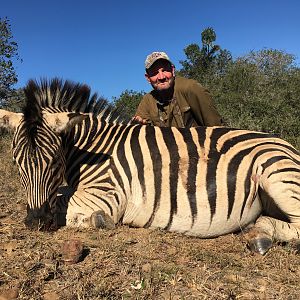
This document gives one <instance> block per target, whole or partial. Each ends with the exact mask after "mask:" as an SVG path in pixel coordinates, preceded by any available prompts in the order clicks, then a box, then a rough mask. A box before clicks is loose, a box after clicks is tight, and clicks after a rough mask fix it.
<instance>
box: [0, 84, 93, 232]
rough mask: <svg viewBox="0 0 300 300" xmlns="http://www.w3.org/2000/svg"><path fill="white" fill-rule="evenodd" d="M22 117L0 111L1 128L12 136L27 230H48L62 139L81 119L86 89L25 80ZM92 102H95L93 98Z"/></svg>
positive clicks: (58, 178) (59, 180)
mask: <svg viewBox="0 0 300 300" xmlns="http://www.w3.org/2000/svg"><path fill="white" fill-rule="evenodd" d="M24 93H25V107H24V109H23V113H14V112H9V111H6V110H0V128H1V127H5V128H9V129H11V130H13V131H14V137H13V143H12V146H13V147H12V152H13V157H14V160H15V162H16V164H17V166H18V169H19V173H20V176H21V182H22V185H23V187H24V188H25V191H26V197H27V217H26V220H25V223H26V225H28V226H29V227H33V228H35V227H38V228H45V229H47V228H48V227H49V226H50V225H51V223H52V222H53V218H54V215H53V213H54V210H55V207H53V204H55V199H56V197H57V191H58V187H59V186H60V185H61V183H62V181H63V179H64V173H65V168H66V166H65V165H66V163H65V155H64V149H63V142H62V140H63V139H62V136H64V134H67V133H68V131H69V130H70V129H71V128H72V127H73V126H74V125H76V124H77V123H79V122H81V121H82V120H83V119H84V118H85V117H86V115H85V114H84V112H85V111H86V110H87V107H88V103H91V106H92V107H94V102H93V101H91V102H89V100H90V98H89V95H90V89H89V87H87V86H86V85H80V84H74V83H72V82H70V81H65V82H63V81H62V80H59V79H53V80H51V81H49V82H48V81H46V80H43V81H41V83H40V84H39V83H37V82H36V81H33V80H30V81H29V82H28V84H27V86H26V87H25V89H24ZM94 98H95V97H94Z"/></svg>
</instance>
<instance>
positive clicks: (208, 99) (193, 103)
mask: <svg viewBox="0 0 300 300" xmlns="http://www.w3.org/2000/svg"><path fill="white" fill-rule="evenodd" d="M188 94H189V95H188V98H187V101H188V103H189V105H190V107H191V110H192V113H193V115H194V118H195V119H196V121H197V123H198V124H200V125H201V124H203V126H221V125H223V121H222V118H221V116H220V114H219V113H218V111H217V110H216V108H215V106H214V103H213V99H212V96H211V94H210V93H209V91H208V90H207V89H205V88H204V87H203V86H202V85H201V84H200V83H198V82H195V81H193V83H192V84H191V87H190V88H189V91H188Z"/></svg>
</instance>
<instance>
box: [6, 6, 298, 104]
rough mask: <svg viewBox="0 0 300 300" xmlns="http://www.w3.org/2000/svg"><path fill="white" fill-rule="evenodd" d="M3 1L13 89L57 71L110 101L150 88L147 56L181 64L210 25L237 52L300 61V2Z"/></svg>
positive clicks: (225, 45) (224, 45) (222, 42)
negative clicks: (161, 55) (268, 52)
mask: <svg viewBox="0 0 300 300" xmlns="http://www.w3.org/2000/svg"><path fill="white" fill-rule="evenodd" d="M0 2H1V4H0V18H1V19H2V18H4V17H7V18H8V20H9V23H10V25H11V30H12V34H13V40H14V41H16V42H17V43H18V46H19V48H18V52H19V56H20V58H21V59H20V60H17V61H15V63H14V66H15V70H16V73H17V75H18V83H17V84H16V85H15V87H16V88H19V87H23V86H25V85H26V83H27V81H28V80H29V79H37V80H39V79H40V78H48V79H51V78H53V77H59V78H62V79H68V80H72V81H74V82H80V83H85V84H87V85H89V86H90V87H91V90H92V93H97V94H98V95H99V96H102V97H105V98H107V99H108V100H113V99H114V97H119V96H120V94H121V93H122V92H124V91H125V90H129V91H130V90H132V91H137V92H140V91H145V92H148V91H150V90H151V86H150V85H149V84H148V83H147V81H146V79H145V77H144V73H145V69H144V61H145V58H146V56H147V55H148V54H149V53H151V52H152V51H165V52H167V53H168V55H169V57H170V59H171V60H172V62H173V63H174V64H175V66H176V68H177V69H180V68H181V64H180V61H182V60H184V59H185V58H186V57H185V54H184V48H185V47H187V46H188V45H190V44H193V43H196V44H199V45H201V32H202V31H203V30H204V29H205V28H207V27H212V28H213V29H214V30H215V32H216V35H217V40H216V44H218V45H220V46H221V48H223V49H227V50H229V51H230V52H231V54H232V55H233V57H234V58H236V57H239V56H243V55H245V54H248V53H249V52H250V51H259V50H262V49H265V48H267V49H276V50H282V51H285V52H286V53H289V54H293V55H295V56H296V59H297V60H296V62H297V64H299V62H300V38H299V36H300V34H299V32H300V18H299V11H300V1H299V0H285V1H282V0H281V1H279V0H252V1H243V0H227V1H225V0H215V1H202V0H184V1H182V0H172V1H144V0H126V1H125V0H119V1H117V0H109V1H102V0H98V1H97V0H85V1H78V0H70V1H69V0H66V1H64V0H60V1H58V0H52V1H49V0H47V1H41V0H38V1H37V0H26V1H24V0H19V1H17V0H10V1H5V0H0Z"/></svg>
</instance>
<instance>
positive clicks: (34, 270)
mask: <svg viewBox="0 0 300 300" xmlns="http://www.w3.org/2000/svg"><path fill="white" fill-rule="evenodd" d="M9 143H10V141H9V139H8V138H1V141H0V161H1V164H0V207H1V211H0V299H1V296H2V299H15V298H16V297H17V295H18V299H35V300H38V299H44V300H55V299H68V300H71V299H72V300H73V299H74V300H75V299H78V300H79V299H81V300H82V299H284V300H286V299H300V257H299V256H298V255H297V254H296V253H295V251H294V250H292V248H290V247H289V246H276V247H274V248H272V249H271V250H270V251H269V253H268V254H267V255H266V256H264V257H261V256H258V255H253V254H252V253H250V252H249V251H248V250H247V248H246V245H245V241H244V240H243V238H242V236H241V235H228V236H223V237H219V238H217V239H212V240H200V239H197V238H191V237H185V236H182V235H177V234H172V233H166V232H163V231H158V230H155V231H151V230H145V229H135V228H128V227H126V226H120V227H117V228H116V229H115V230H111V231H105V230H79V229H78V230H74V229H67V228H62V229H60V230H58V231H57V232H54V233H45V232H37V231H29V230H28V229H26V228H25V226H24V224H23V219H24V217H25V215H26V201H25V199H24V194H23V191H22V189H21V187H20V183H19V178H18V176H17V170H16V167H15V166H14V165H13V164H12V162H11V155H10V152H9ZM73 238H76V239H79V240H81V241H82V243H83V245H84V259H83V260H82V261H81V262H79V263H77V264H72V265H66V264H64V263H63V261H62V256H61V244H62V243H63V242H64V241H65V240H69V239H73ZM14 297H15V298H14Z"/></svg>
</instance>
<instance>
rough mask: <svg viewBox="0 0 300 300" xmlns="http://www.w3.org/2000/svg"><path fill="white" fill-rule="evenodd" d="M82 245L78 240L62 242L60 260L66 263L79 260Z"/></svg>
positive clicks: (73, 262)
mask: <svg viewBox="0 0 300 300" xmlns="http://www.w3.org/2000/svg"><path fill="white" fill-rule="evenodd" d="M82 252H83V245H82V242H81V241H80V240H75V239H74V240H68V241H65V242H64V243H63V244H62V247H61V254H62V260H63V261H64V263H66V264H76V263H78V262H80V261H81V259H82Z"/></svg>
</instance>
